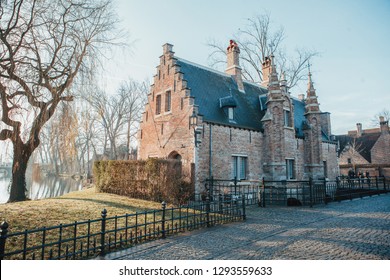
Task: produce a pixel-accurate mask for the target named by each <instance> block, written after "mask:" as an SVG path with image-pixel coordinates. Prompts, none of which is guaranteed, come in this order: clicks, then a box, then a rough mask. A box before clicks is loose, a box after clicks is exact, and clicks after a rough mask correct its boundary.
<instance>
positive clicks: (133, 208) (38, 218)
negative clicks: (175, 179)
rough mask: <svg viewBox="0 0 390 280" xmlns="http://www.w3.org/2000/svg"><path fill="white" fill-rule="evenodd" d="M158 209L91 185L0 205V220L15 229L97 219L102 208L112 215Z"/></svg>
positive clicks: (149, 204) (157, 205)
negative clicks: (96, 188)
mask: <svg viewBox="0 0 390 280" xmlns="http://www.w3.org/2000/svg"><path fill="white" fill-rule="evenodd" d="M159 208H161V204H160V203H156V202H151V201H144V200H139V199H130V198H127V197H123V196H119V195H114V194H106V193H97V192H96V190H95V188H94V187H92V188H88V189H83V190H81V191H76V192H71V193H68V194H65V195H63V196H59V197H55V198H48V199H41V200H29V201H23V202H15V203H7V204H0V222H3V221H4V220H5V221H7V223H8V224H9V231H10V232H17V231H23V230H25V229H34V228H41V227H49V226H56V225H59V224H68V223H73V222H75V221H84V220H88V219H97V218H100V217H101V216H100V215H101V211H102V210H103V209H106V210H107V213H108V216H115V215H123V214H126V213H135V212H137V211H143V210H148V209H159Z"/></svg>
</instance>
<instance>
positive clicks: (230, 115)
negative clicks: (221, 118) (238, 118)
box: [228, 107, 234, 121]
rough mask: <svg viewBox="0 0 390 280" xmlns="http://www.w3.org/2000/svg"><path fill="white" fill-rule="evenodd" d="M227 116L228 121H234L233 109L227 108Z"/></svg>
mask: <svg viewBox="0 0 390 280" xmlns="http://www.w3.org/2000/svg"><path fill="white" fill-rule="evenodd" d="M228 116H229V121H234V108H233V107H228Z"/></svg>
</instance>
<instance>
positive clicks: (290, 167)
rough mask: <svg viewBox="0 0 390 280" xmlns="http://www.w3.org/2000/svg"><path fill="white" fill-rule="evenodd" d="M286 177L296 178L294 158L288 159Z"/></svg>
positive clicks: (288, 178) (289, 178)
mask: <svg viewBox="0 0 390 280" xmlns="http://www.w3.org/2000/svg"><path fill="white" fill-rule="evenodd" d="M286 177H287V180H292V179H295V178H296V175H295V160H294V159H286Z"/></svg>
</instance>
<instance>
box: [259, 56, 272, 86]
mask: <svg viewBox="0 0 390 280" xmlns="http://www.w3.org/2000/svg"><path fill="white" fill-rule="evenodd" d="M272 60H273V56H266V57H265V59H264V62H263V63H262V66H261V68H262V72H263V81H262V82H261V85H262V86H264V87H267V86H268V83H269V76H270V75H271V72H272Z"/></svg>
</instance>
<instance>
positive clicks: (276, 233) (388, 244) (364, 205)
mask: <svg viewBox="0 0 390 280" xmlns="http://www.w3.org/2000/svg"><path fill="white" fill-rule="evenodd" d="M104 258H105V259H125V260H127V259H153V260H158V259H166V260H176V259H186V260H190V259H200V260H207V259H220V260H221V259H233V260H234V259H264V260H266V259H276V260H280V259H304V260H316V259H317V260H318V259H320V260H326V259H336V260H355V259H360V260H367V259H385V260H389V259H390V194H387V195H381V196H373V197H367V198H363V199H357V200H353V201H343V202H341V203H330V204H328V205H321V206H316V207H313V208H307V207H277V208H276V207H275V208H258V207H256V206H251V207H248V208H247V220H246V222H236V223H232V224H226V225H220V226H216V227H213V228H209V229H202V230H197V231H193V232H187V233H184V234H180V235H177V236H172V237H168V238H166V239H164V240H157V241H152V242H149V243H146V244H142V245H138V246H135V247H133V248H130V249H127V250H123V251H120V252H116V253H110V254H107V255H106V256H105V257H104Z"/></svg>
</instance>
